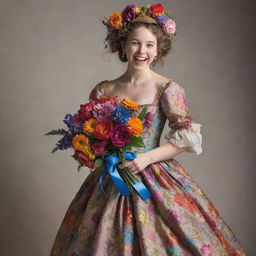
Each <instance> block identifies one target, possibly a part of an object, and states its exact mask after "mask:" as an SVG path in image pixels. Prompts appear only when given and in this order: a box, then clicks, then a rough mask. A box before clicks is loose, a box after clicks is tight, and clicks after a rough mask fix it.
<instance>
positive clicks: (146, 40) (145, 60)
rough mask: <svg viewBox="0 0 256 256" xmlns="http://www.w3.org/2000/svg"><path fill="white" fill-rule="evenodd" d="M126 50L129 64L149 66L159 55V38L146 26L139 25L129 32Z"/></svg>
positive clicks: (137, 66) (139, 66)
mask: <svg viewBox="0 0 256 256" xmlns="http://www.w3.org/2000/svg"><path fill="white" fill-rule="evenodd" d="M124 50H125V53H126V58H127V60H128V63H129V65H132V66H133V67H134V68H139V69H142V68H145V67H148V66H149V65H150V64H151V63H152V62H153V60H154V57H155V56H156V55H157V38H156V36H155V35H154V34H153V33H152V32H151V31H150V30H148V29H147V28H146V27H144V26H141V27H138V28H136V29H134V30H133V31H132V32H131V33H130V34H129V36H128V38H127V41H126V44H125V47H124Z"/></svg>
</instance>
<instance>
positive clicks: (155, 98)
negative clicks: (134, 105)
mask: <svg viewBox="0 0 256 256" xmlns="http://www.w3.org/2000/svg"><path fill="white" fill-rule="evenodd" d="M106 81H109V80H104V81H102V83H101V84H100V85H102V84H103V83H104V82H106ZM171 81H172V80H171V79H167V80H166V81H164V82H163V83H162V84H161V85H160V86H159V88H158V90H157V92H156V94H155V97H154V100H153V102H152V103H145V104H139V103H138V106H139V107H143V106H156V105H158V101H157V98H158V96H159V95H160V94H161V90H162V88H164V87H165V86H166V85H167V84H168V83H169V82H171ZM100 92H101V91H100ZM159 92H160V93H159ZM102 97H108V96H106V95H104V94H103V93H102V92H101V96H100V99H101V98H102ZM115 97H118V98H119V99H120V100H121V101H122V100H124V99H129V100H132V99H130V98H121V97H120V96H118V95H116V96H111V97H108V98H115ZM132 101H135V100H132ZM135 102H137V101H135Z"/></svg>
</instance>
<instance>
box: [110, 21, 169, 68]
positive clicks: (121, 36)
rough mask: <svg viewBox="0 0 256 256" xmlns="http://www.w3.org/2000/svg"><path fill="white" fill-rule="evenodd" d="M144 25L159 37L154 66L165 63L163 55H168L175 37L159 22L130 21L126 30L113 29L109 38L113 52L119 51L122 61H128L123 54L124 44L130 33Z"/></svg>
mask: <svg viewBox="0 0 256 256" xmlns="http://www.w3.org/2000/svg"><path fill="white" fill-rule="evenodd" d="M141 26H144V27H146V28H147V29H148V30H150V31H151V32H152V34H154V35H155V36H156V38H157V56H156V59H154V60H153V62H152V63H151V65H152V66H155V64H157V63H159V64H160V65H163V64H164V61H163V57H164V56H166V55H167V54H168V53H169V52H170V50H171V47H172V40H173V37H172V36H170V35H167V34H166V33H164V31H163V30H162V28H161V27H160V26H159V25H157V24H149V23H142V22H133V23H129V24H128V25H127V26H126V28H125V29H124V30H119V31H118V30H116V31H113V33H112V34H110V35H109V36H108V38H107V42H108V44H109V47H110V51H111V52H112V53H114V52H118V57H119V59H120V60H121V61H122V62H127V58H126V56H125V55H124V56H122V54H123V49H122V44H123V43H126V41H127V38H128V36H129V34H130V33H131V32H132V31H133V30H134V29H136V28H138V27H141Z"/></svg>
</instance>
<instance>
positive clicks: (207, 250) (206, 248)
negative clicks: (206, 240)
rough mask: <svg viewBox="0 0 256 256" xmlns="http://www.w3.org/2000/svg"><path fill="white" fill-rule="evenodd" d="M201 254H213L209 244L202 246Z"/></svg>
mask: <svg viewBox="0 0 256 256" xmlns="http://www.w3.org/2000/svg"><path fill="white" fill-rule="evenodd" d="M200 251H201V253H202V254H203V255H211V254H212V253H213V250H212V247H211V245H210V244H204V245H203V246H202V247H201V249H200Z"/></svg>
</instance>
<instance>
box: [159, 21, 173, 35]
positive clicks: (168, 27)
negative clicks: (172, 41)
mask: <svg viewBox="0 0 256 256" xmlns="http://www.w3.org/2000/svg"><path fill="white" fill-rule="evenodd" d="M162 28H163V30H164V31H165V32H166V33H168V34H175V32H176V23H175V21H174V20H172V19H168V20H166V21H164V22H163V23H162Z"/></svg>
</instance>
